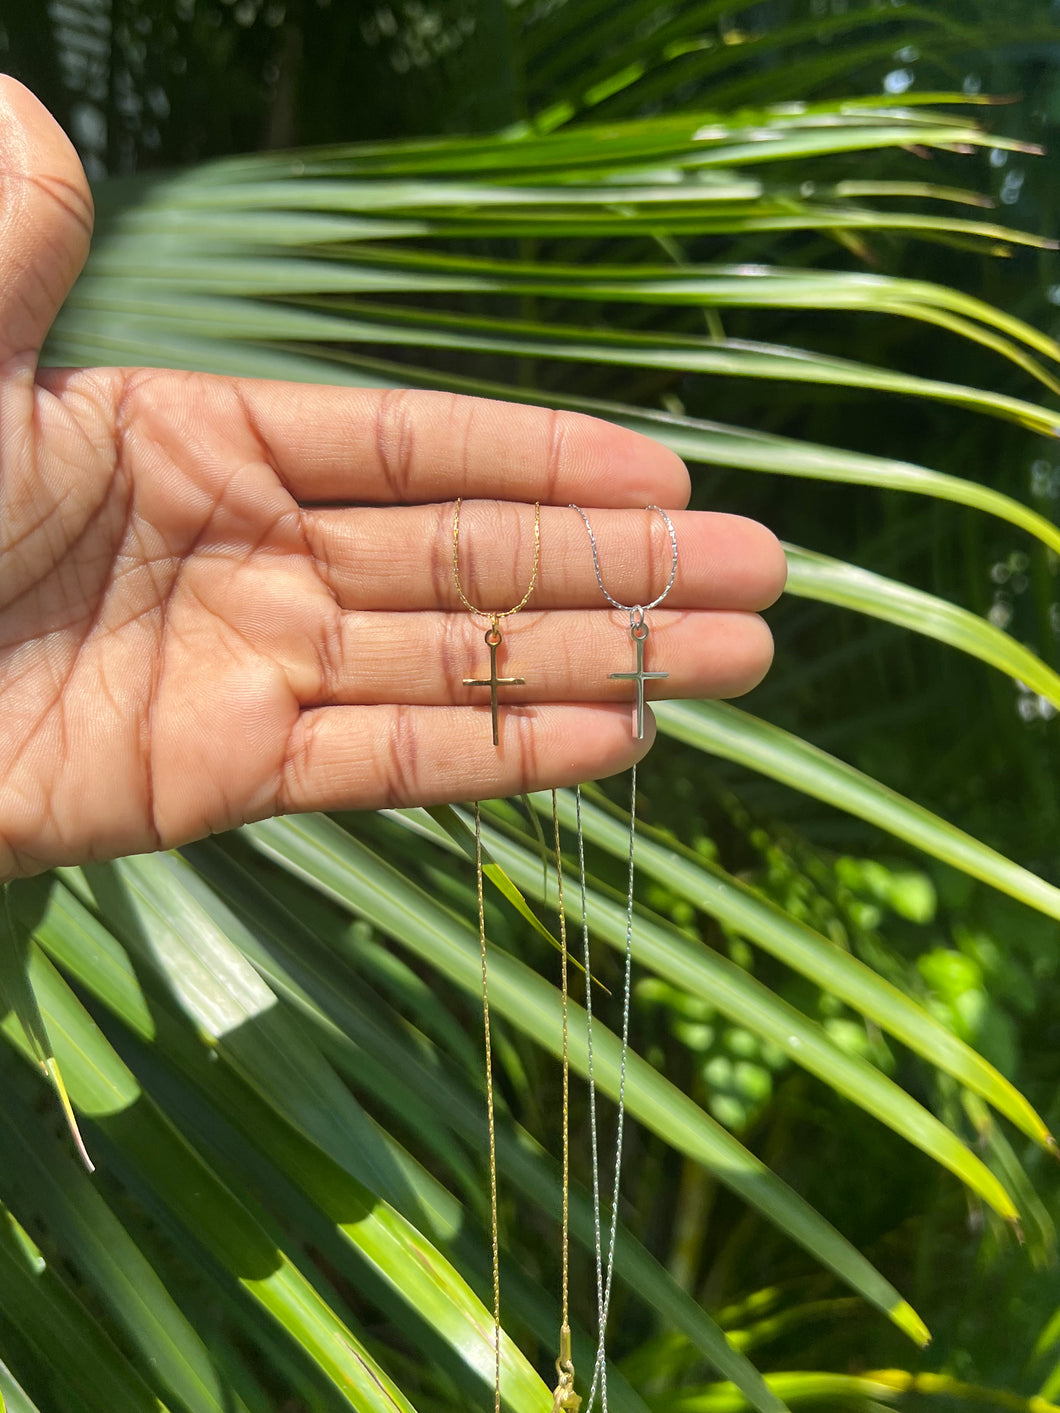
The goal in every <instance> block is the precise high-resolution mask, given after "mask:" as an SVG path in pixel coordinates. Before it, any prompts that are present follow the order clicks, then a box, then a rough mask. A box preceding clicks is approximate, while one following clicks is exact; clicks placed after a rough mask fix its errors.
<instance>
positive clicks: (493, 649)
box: [464, 623, 526, 746]
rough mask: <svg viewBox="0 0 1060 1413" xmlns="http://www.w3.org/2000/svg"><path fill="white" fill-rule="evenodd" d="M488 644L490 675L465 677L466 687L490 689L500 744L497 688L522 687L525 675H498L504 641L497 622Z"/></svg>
mask: <svg viewBox="0 0 1060 1413" xmlns="http://www.w3.org/2000/svg"><path fill="white" fill-rule="evenodd" d="M485 641H486V646H487V647H488V648H489V650H490V675H489V676H488V677H465V678H464V686H465V687H488V688H489V689H490V713H491V715H492V717H493V744H494V745H495V746H496V745H498V744H499V737H498V734H497V688H498V687H522V686H523V685H524V684H525V682H526V678H525V677H498V676H497V649H498V648H499V647H500V645H501V643H502V642H503V641H504V640H503V639H502V637H501V632H500V629H499V628H498V627H497V625H496V623H494V624H493V625H492V627H490V628H488V629H487V630H486V637H485Z"/></svg>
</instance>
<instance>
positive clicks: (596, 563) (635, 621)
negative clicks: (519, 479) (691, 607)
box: [568, 501, 677, 632]
mask: <svg viewBox="0 0 1060 1413" xmlns="http://www.w3.org/2000/svg"><path fill="white" fill-rule="evenodd" d="M568 508H569V509H570V510H576V511H577V512H578V514H579V515H580V516H581V518H582V519H583V520H584V521H585V528H586V529H587V530H588V531H589V543H590V545H592V548H593V569H594V570H595V572H596V582H597V583H598V584H599V585H600V592H601V593H602V594H603V596H604V598H605V599H606V600H607V602H608V603H609V604H610V605H611V607H612V608H620V609H621V610H622V612H623V613H628V614H629V627H630V631H631V632H632V631H633V629H634V628H635V627H640V626H641V624H643V622H644V615H645V614H646V613H647V612H648V610H649V609H650V608H656V607H657V606H658V605H659V604H661V603H662V601H663V599H664V598H665V597H666V595H667V594H668V593H669V592H670V590H671V589H672V588H673V586H674V580H675V579H676V578H677V532H676V530H675V529H674V527H673V521H672V520H671V519H670V517H669V516H668V515H667V513H666V511H665V510H663V508H662V506H659V505H649V506H645V509H646V510H657V511H658V512H659V514H660V515H661V516H662V518H663V520H665V522H666V529H667V532H668V534H669V536H670V549H671V551H672V560H671V564H670V577H669V579H668V580H667V581H666V588H665V589H663V591H662V593H661V594H659V595H658V597H657V598H654V599H652V601H651V603H643V604H641V603H636V604H634V603H619V601H618V599H616V598H612V596H611V595H610V594H609V593H608V592H607V588H606V586H605V584H604V576H603V575H602V574H601V573H600V553H599V551H598V549H597V547H596V536H595V535H594V534H593V527H592V526H591V525H590V524H589V517H588V516H587V515H586V513H585V511H584V510H582V508H581V506H580V505H575V504H574V502H573V501H571V502H570V503H569V507H568ZM634 615H636V618H634Z"/></svg>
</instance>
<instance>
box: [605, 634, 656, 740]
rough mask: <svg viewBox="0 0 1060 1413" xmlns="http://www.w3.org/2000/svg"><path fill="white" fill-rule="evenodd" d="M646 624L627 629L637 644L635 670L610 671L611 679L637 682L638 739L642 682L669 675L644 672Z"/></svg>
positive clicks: (641, 730) (641, 726)
mask: <svg viewBox="0 0 1060 1413" xmlns="http://www.w3.org/2000/svg"><path fill="white" fill-rule="evenodd" d="M648 632H649V629H648V625H647V624H646V623H645V622H644V621H643V619H642V620H641V621H640V622H639V623H634V624H633V626H632V627H631V628H630V630H629V636H630V637H631V638H632V639H633V641H634V642H635V643H636V645H637V670H636V671H635V672H612V673H611V674H610V675H611V677H612V679H614V680H616V681H619V682H635V683H636V684H637V702H636V737H637V740H638V741H643V739H644V683H645V682H647V681H648V680H649V679H651V678H655V677H669V675H670V674H669V673H668V672H645V671H644V644H645V641H646V640H647V637H648Z"/></svg>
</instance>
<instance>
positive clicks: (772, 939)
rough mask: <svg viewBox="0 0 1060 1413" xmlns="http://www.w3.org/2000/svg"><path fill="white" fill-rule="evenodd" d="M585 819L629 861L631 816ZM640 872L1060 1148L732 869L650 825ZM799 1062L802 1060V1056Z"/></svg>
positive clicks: (587, 807)
mask: <svg viewBox="0 0 1060 1413" xmlns="http://www.w3.org/2000/svg"><path fill="white" fill-rule="evenodd" d="M535 803H536V804H537V806H538V808H539V809H544V808H545V800H544V797H543V796H537V797H536V800H535ZM581 816H582V827H583V829H584V831H585V837H586V839H588V840H590V841H592V842H593V843H594V844H597V845H599V846H600V847H602V848H604V849H606V850H607V852H608V853H610V854H612V855H613V856H614V857H616V858H619V859H624V858H625V857H626V856H627V854H628V852H629V825H628V816H624V815H622V816H618V815H617V812H605V811H604V810H603V809H601V808H600V807H599V806H597V805H594V804H592V803H590V802H589V801H587V800H585V799H583V801H582V809H581ZM561 817H562V819H563V821H564V823H565V824H566V825H567V827H568V829H571V828H573V827H574V824H575V812H574V800H573V798H572V797H571V795H570V794H569V792H563V795H562V796H561ZM637 868H638V870H641V871H643V872H644V873H645V874H646V875H647V876H648V877H649V878H654V879H656V880H657V881H658V882H660V883H663V884H665V885H666V886H667V887H669V888H672V889H673V890H674V891H675V892H677V893H678V894H679V895H680V896H681V897H684V898H687V899H688V900H689V901H690V902H692V903H694V904H695V906H696V907H697V908H700V909H701V910H702V911H703V912H705V913H707V914H708V915H709V916H711V917H715V918H717V919H718V921H719V922H721V923H722V924H723V925H724V926H725V927H727V928H729V929H731V930H732V931H734V932H736V933H737V934H738V935H741V936H744V937H747V938H749V939H750V940H751V941H753V942H755V943H756V944H757V945H758V946H760V947H762V948H763V949H764V950H766V951H767V952H770V953H771V954H772V955H773V956H775V957H777V958H778V959H779V960H780V961H782V962H784V963H786V965H788V966H790V967H792V968H794V970H796V971H798V972H801V973H802V975H804V976H808V977H809V978H810V979H811V980H812V981H814V982H816V984H817V985H819V986H820V987H822V989H824V990H826V991H830V992H832V994H833V995H835V996H838V997H839V998H840V999H841V1000H843V1001H845V1002H846V1004H847V1005H848V1006H850V1007H852V1008H853V1009H854V1010H856V1011H858V1012H860V1013H861V1014H862V1015H863V1016H866V1017H868V1018H869V1019H871V1020H873V1021H875V1022H876V1024H877V1025H879V1026H880V1027H881V1028H882V1029H883V1030H885V1031H887V1032H888V1033H889V1034H891V1035H893V1036H894V1037H895V1038H896V1039H898V1040H901V1041H902V1042H903V1043H904V1044H905V1045H908V1046H909V1048H910V1049H911V1050H913V1051H915V1052H916V1053H917V1054H919V1055H921V1056H923V1058H924V1059H926V1060H927V1061H929V1063H931V1064H933V1065H936V1066H937V1067H938V1068H939V1069H942V1070H944V1071H945V1072H946V1073H947V1074H950V1075H952V1076H953V1077H954V1078H955V1079H957V1080H958V1081H959V1082H960V1083H961V1084H963V1085H966V1086H967V1087H968V1088H969V1089H971V1090H972V1091H973V1092H974V1093H976V1094H978V1095H980V1096H981V1097H982V1098H984V1099H986V1100H987V1101H988V1102H989V1103H990V1104H992V1105H993V1106H994V1107H995V1108H996V1109H997V1110H998V1111H999V1112H1000V1113H1003V1114H1004V1115H1005V1116H1006V1117H1007V1118H1009V1119H1010V1120H1011V1121H1012V1122H1013V1123H1014V1124H1016V1125H1017V1126H1018V1127H1019V1128H1021V1129H1022V1130H1023V1132H1024V1133H1026V1134H1029V1135H1030V1136H1031V1137H1032V1138H1033V1139H1034V1140H1035V1142H1037V1143H1040V1144H1042V1145H1043V1146H1045V1147H1049V1148H1055V1146H1056V1145H1055V1142H1054V1140H1053V1138H1052V1136H1051V1134H1050V1133H1049V1131H1048V1129H1047V1128H1046V1126H1045V1123H1044V1121H1043V1120H1042V1119H1041V1118H1040V1117H1039V1115H1038V1114H1037V1113H1036V1112H1035V1110H1034V1109H1033V1108H1032V1106H1031V1105H1030V1104H1029V1103H1028V1101H1027V1100H1026V1099H1025V1098H1024V1097H1023V1095H1022V1094H1021V1093H1020V1092H1019V1091H1018V1090H1017V1089H1016V1087H1015V1086H1014V1085H1012V1084H1010V1083H1009V1081H1008V1080H1006V1079H1005V1078H1004V1077H1003V1076H1002V1075H1000V1074H998V1072H997V1070H996V1069H995V1068H994V1067H993V1065H990V1064H988V1063H987V1062H986V1060H984V1059H983V1058H982V1057H981V1056H980V1055H978V1054H976V1052H975V1051H974V1050H973V1049H972V1048H971V1046H969V1045H966V1044H965V1043H964V1042H963V1041H962V1040H960V1039H958V1037H957V1036H956V1035H954V1034H953V1032H952V1031H951V1030H948V1029H947V1028H946V1027H945V1026H944V1025H943V1024H942V1023H941V1022H940V1021H938V1020H936V1019H935V1017H934V1016H932V1015H930V1014H929V1013H928V1012H927V1011H925V1010H924V1008H923V1007H922V1006H919V1005H917V1004H916V1002H915V1001H913V1000H911V999H910V997H908V996H906V995H905V994H904V993H903V992H901V991H899V990H898V988H897V987H895V986H892V985H891V983H890V982H889V981H885V980H884V979H883V977H881V976H878V975H877V974H876V972H874V971H873V970H872V969H871V968H870V967H867V966H866V965H865V964H864V963H863V962H860V961H859V960H858V959H857V958H856V957H853V956H851V955H850V953H849V952H846V951H844V950H843V949H842V948H841V947H837V946H836V945H835V944H834V943H833V942H829V941H828V940H827V939H826V938H824V937H822V936H821V935H820V933H818V932H815V931H814V930H813V929H812V928H811V927H808V926H806V924H805V923H801V922H798V921H796V920H795V919H794V918H792V917H790V916H789V915H788V914H787V913H785V912H784V911H783V910H782V909H781V908H779V907H777V906H776V905H775V904H774V903H771V902H770V901H769V900H768V899H766V898H763V897H761V896H760V895H759V894H757V893H755V892H754V890H753V889H751V888H749V887H748V886H747V885H746V884H744V883H741V882H739V881H738V880H737V879H735V878H733V877H732V876H731V875H730V874H727V873H726V872H725V870H724V869H721V868H718V867H717V866H716V865H713V864H710V863H708V862H707V861H706V860H704V859H702V858H700V857H698V856H697V855H695V854H694V853H693V852H692V850H690V849H688V848H685V847H684V846H682V845H681V844H680V843H678V842H676V841H674V840H671V839H668V838H663V837H662V836H660V835H659V833H658V831H656V830H653V829H652V828H651V826H649V825H645V824H644V823H643V822H641V823H640V824H639V825H638V829H637ZM793 1058H795V1059H796V1060H798V1055H797V1054H796V1055H794V1056H793Z"/></svg>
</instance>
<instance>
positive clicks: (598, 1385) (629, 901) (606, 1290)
mask: <svg viewBox="0 0 1060 1413" xmlns="http://www.w3.org/2000/svg"><path fill="white" fill-rule="evenodd" d="M576 807H577V811H578V855H579V859H580V860H584V845H583V842H582V829H581V791H580V790H579V791H578V792H577V797H576ZM636 822H637V767H636V765H635V764H634V766H633V768H632V771H631V773H630V790H629V868H628V874H627V878H628V882H627V886H626V948H625V976H624V979H623V984H622V1040H621V1045H620V1048H619V1069H618V1124H617V1131H616V1134H615V1177H614V1185H613V1187H612V1191H611V1224H610V1230H609V1232H608V1240H607V1261H606V1266H605V1263H604V1261H603V1253H602V1243H601V1240H600V1235H601V1234H600V1195H599V1194H600V1174H599V1168H598V1164H597V1157H596V1155H597V1137H596V1083H595V1079H594V1076H593V1043H592V1034H593V1031H592V1011H591V1009H590V1007H589V1006H587V1007H586V1015H587V1017H588V1026H589V1124H590V1138H591V1142H592V1151H593V1198H594V1204H593V1205H594V1209H595V1212H594V1220H595V1229H596V1272H597V1276H596V1279H597V1288H596V1302H597V1309H598V1311H599V1321H600V1325H599V1335H598V1338H597V1344H596V1363H595V1365H594V1367H593V1379H592V1384H591V1385H590V1388H589V1394H588V1398H587V1400H586V1407H585V1413H592V1409H593V1403H594V1401H595V1398H596V1394H597V1390H599V1393H600V1409H601V1413H607V1316H608V1312H609V1310H610V1308H611V1285H612V1279H613V1277H614V1273H615V1243H616V1241H617V1239H618V1199H619V1193H620V1189H621V1185H622V1146H623V1137H624V1131H625V1117H626V1061H627V1056H628V1054H629V1013H630V1000H631V995H632V979H633V881H634V857H633V854H634V843H635V840H636ZM581 878H582V927H583V939H584V944H585V959H586V960H585V974H586V994H588V991H589V989H590V986H591V974H590V972H589V928H588V921H587V913H586V906H585V866H584V861H583V862H582V864H581Z"/></svg>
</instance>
